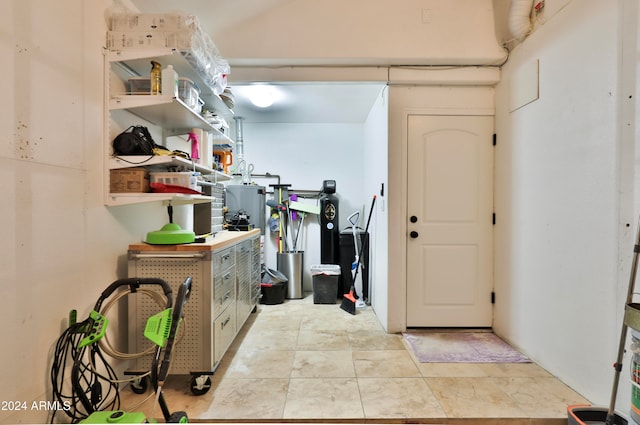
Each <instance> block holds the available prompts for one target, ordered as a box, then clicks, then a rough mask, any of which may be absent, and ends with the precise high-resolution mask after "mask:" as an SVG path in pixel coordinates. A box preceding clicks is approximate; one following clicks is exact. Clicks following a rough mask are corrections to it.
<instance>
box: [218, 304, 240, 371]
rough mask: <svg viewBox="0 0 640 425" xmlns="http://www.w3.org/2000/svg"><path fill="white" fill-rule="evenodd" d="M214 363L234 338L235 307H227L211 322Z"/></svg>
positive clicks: (233, 305) (232, 305)
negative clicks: (213, 341)
mask: <svg viewBox="0 0 640 425" xmlns="http://www.w3.org/2000/svg"><path fill="white" fill-rule="evenodd" d="M213 329H214V330H213V332H214V340H215V363H218V362H219V361H220V359H221V358H222V356H223V355H224V353H225V352H226V351H227V348H229V345H231V342H232V341H233V338H234V337H235V336H236V306H235V303H232V304H231V305H229V306H228V307H227V308H226V309H225V310H224V311H223V312H222V314H221V315H220V316H218V318H217V319H216V320H215V321H214V322H213Z"/></svg>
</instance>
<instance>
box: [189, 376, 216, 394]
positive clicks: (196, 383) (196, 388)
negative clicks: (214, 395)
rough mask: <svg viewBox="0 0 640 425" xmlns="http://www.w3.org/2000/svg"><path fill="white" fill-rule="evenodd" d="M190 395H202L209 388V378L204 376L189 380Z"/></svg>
mask: <svg viewBox="0 0 640 425" xmlns="http://www.w3.org/2000/svg"><path fill="white" fill-rule="evenodd" d="M190 388H191V393H192V394H193V395H203V394H206V393H207V392H208V391H209V388H211V378H210V377H208V376H206V375H200V376H194V377H193V378H191V385H190Z"/></svg>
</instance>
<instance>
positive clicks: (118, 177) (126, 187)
mask: <svg viewBox="0 0 640 425" xmlns="http://www.w3.org/2000/svg"><path fill="white" fill-rule="evenodd" d="M109 191H110V192H111V193H145V192H149V191H150V188H149V172H148V171H147V170H146V169H144V168H120V169H117V170H110V172H109Z"/></svg>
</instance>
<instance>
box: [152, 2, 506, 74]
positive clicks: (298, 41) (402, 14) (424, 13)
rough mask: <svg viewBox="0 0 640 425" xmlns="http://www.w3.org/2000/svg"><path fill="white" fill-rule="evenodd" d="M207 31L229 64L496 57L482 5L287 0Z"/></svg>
mask: <svg viewBox="0 0 640 425" xmlns="http://www.w3.org/2000/svg"><path fill="white" fill-rule="evenodd" d="M143 3H147V2H144V1H143ZM212 33H213V36H214V38H215V40H218V41H216V44H217V45H218V46H219V47H220V49H221V51H222V52H224V53H225V55H226V56H227V57H228V58H229V60H230V62H231V64H232V65H272V64H273V65H275V64H279V65H283V64H284V65H290V64H297V65H300V64H307V65H309V64H314V65H327V64H341V65H426V64H428V65H440V64H444V65H453V64H474V65H476V64H495V63H498V62H501V60H502V59H503V58H504V51H503V50H502V49H501V48H500V47H499V46H498V44H497V43H496V42H495V35H494V31H493V9H492V4H491V1H490V0H456V1H455V2H452V1H451V0H403V1H401V2H394V3H390V2H388V1H385V0H351V1H349V2H344V1H340V0H325V1H323V2H300V1H291V2H285V3H283V4H282V5H281V6H280V7H278V8H275V9H273V10H269V11H268V12H267V13H264V14H261V15H259V16H257V17H255V18H253V19H250V20H248V21H246V22H243V23H242V24H239V25H235V26H233V27H232V28H231V29H228V28H223V29H222V30H221V31H218V30H217V29H216V28H213V29H212ZM292 34H295V36H293V37H292V36H291V35H292ZM398 40H404V42H398ZM232 73H233V71H232Z"/></svg>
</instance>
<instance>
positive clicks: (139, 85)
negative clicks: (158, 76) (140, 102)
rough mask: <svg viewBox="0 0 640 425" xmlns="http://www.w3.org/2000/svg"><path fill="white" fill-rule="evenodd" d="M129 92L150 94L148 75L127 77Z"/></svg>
mask: <svg viewBox="0 0 640 425" xmlns="http://www.w3.org/2000/svg"><path fill="white" fill-rule="evenodd" d="M129 92H130V93H132V94H150V93H151V78H149V77H131V78H129Z"/></svg>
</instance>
